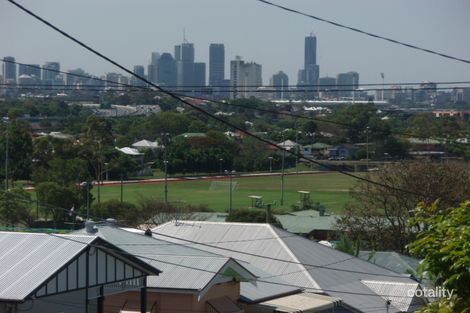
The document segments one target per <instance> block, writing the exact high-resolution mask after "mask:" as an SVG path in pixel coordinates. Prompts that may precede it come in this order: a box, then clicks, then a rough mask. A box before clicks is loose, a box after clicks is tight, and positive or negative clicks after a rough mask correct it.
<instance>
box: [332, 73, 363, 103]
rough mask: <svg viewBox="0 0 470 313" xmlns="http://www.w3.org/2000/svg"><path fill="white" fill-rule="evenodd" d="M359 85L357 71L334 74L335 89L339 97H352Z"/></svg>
mask: <svg viewBox="0 0 470 313" xmlns="http://www.w3.org/2000/svg"><path fill="white" fill-rule="evenodd" d="M358 86H359V73H357V72H347V73H339V74H338V75H337V76H336V89H337V90H338V95H339V96H340V97H354V96H355V90H356V89H357V88H358Z"/></svg>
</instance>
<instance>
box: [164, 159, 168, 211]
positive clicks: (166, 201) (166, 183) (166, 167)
mask: <svg viewBox="0 0 470 313" xmlns="http://www.w3.org/2000/svg"><path fill="white" fill-rule="evenodd" d="M163 164H164V165H165V203H168V161H167V160H164V161H163Z"/></svg>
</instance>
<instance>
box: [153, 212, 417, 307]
mask: <svg viewBox="0 0 470 313" xmlns="http://www.w3.org/2000/svg"><path fill="white" fill-rule="evenodd" d="M153 231H154V232H156V233H159V234H161V235H154V236H156V237H157V238H166V239H168V238H169V237H165V236H172V237H173V239H171V240H172V241H175V242H186V243H187V241H184V240H191V241H194V242H198V243H208V244H197V245H195V247H198V248H200V249H205V250H207V251H210V252H213V253H219V254H224V255H226V256H230V257H233V258H236V259H239V260H243V261H246V262H249V263H250V264H252V265H254V266H256V267H259V268H261V269H263V270H264V271H266V272H268V273H270V275H269V277H278V278H282V279H283V280H284V281H286V282H287V284H288V285H291V286H301V287H303V288H305V289H306V290H309V291H311V292H320V293H321V292H323V293H326V294H328V295H330V296H334V297H337V298H341V299H342V300H343V302H344V303H345V304H346V305H348V306H350V307H353V308H354V309H356V310H359V311H363V310H364V311H367V310H368V309H369V308H371V307H374V308H376V309H377V312H389V313H392V312H401V311H402V306H398V305H397V306H395V305H394V303H395V302H394V298H393V295H391V296H392V298H391V300H392V303H391V306H390V307H389V308H388V310H387V308H386V305H385V301H384V299H383V297H382V296H384V295H380V294H378V293H377V292H375V291H374V290H371V288H369V287H368V286H367V285H365V284H364V283H362V282H361V281H362V280H365V281H368V280H370V281H382V282H387V283H388V282H391V283H404V284H405V285H404V286H405V287H406V286H407V285H406V284H410V285H409V286H412V287H410V288H411V289H413V288H415V289H416V285H417V283H416V282H415V281H414V280H412V279H410V278H407V277H403V276H402V275H399V274H397V273H394V272H392V271H389V270H387V269H384V268H382V267H379V266H376V265H374V264H371V263H368V262H366V261H363V260H361V259H359V258H355V257H353V256H351V255H349V254H345V253H343V252H341V251H338V250H335V249H332V248H329V247H326V246H323V245H321V244H318V243H316V242H314V241H311V240H308V239H306V238H303V237H300V236H296V235H293V234H291V233H289V232H286V231H283V230H281V229H278V228H276V227H273V226H271V225H268V224H246V223H213V222H193V221H191V222H189V223H185V222H181V221H180V222H179V223H178V224H174V223H166V224H163V225H160V226H158V227H156V228H154V229H153ZM178 238H182V239H184V240H183V241H182V240H178ZM227 249H228V250H227ZM259 280H263V277H260V278H259ZM410 303H411V302H410ZM408 309H411V308H410V307H408Z"/></svg>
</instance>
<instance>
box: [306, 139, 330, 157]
mask: <svg viewBox="0 0 470 313" xmlns="http://www.w3.org/2000/svg"><path fill="white" fill-rule="evenodd" d="M329 148H331V146H330V145H328V144H326V143H321V142H316V143H313V144H310V145H305V146H303V150H302V154H303V155H304V156H305V157H307V158H324V157H328V149H329Z"/></svg>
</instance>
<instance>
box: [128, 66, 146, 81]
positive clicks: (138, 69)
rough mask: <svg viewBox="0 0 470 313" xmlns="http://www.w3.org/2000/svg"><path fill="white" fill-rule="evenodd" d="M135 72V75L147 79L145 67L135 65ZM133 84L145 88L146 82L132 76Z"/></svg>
mask: <svg viewBox="0 0 470 313" xmlns="http://www.w3.org/2000/svg"><path fill="white" fill-rule="evenodd" d="M133 72H134V74H136V75H138V76H140V77H142V78H145V69H144V66H143V65H134V71H133ZM131 82H132V85H133V86H145V82H144V81H142V80H141V79H139V78H137V77H135V76H132V79H131Z"/></svg>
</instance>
